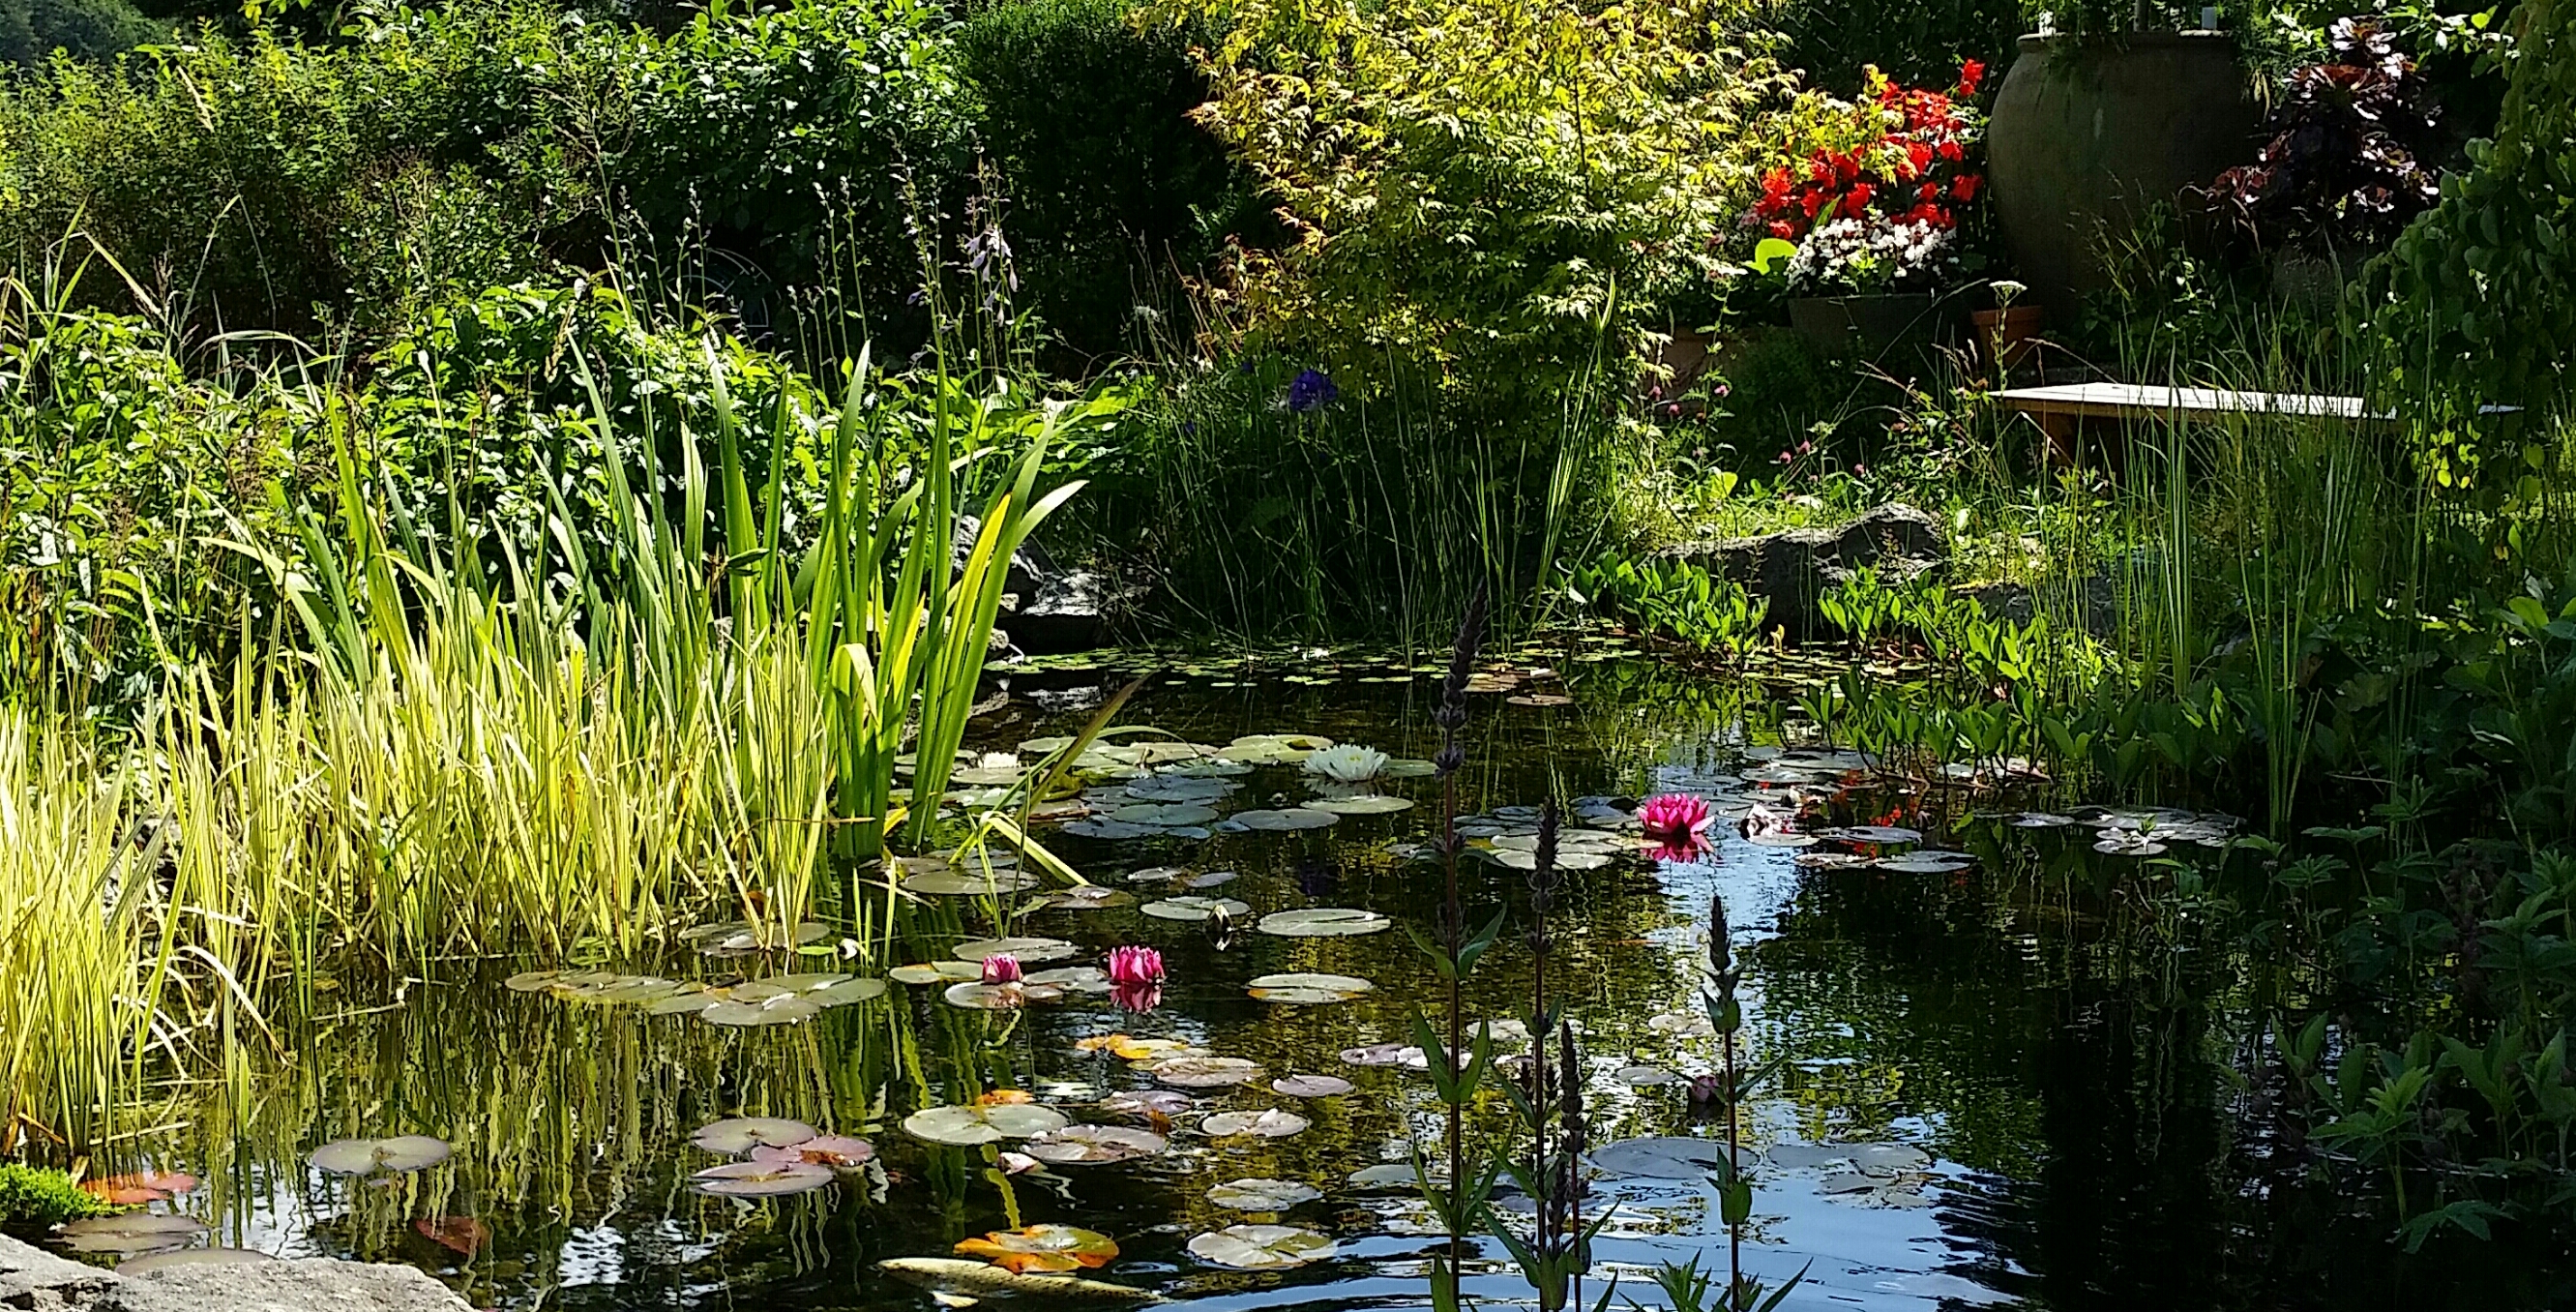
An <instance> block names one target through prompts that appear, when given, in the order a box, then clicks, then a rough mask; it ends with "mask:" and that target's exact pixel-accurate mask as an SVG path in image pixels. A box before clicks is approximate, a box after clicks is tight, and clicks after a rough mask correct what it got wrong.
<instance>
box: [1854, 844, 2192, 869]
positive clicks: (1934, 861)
mask: <svg viewBox="0 0 2576 1312" xmlns="http://www.w3.org/2000/svg"><path fill="white" fill-rule="evenodd" d="M2156 850H2157V851H2163V850H2164V849H2162V848H2158V849H2156ZM1872 864H1874V865H1876V866H1877V867H1878V868H1879V869H1881V870H1885V871H1888V872H1890V873H1893V874H1899V875H1955V874H1957V873H1959V872H1960V871H1962V870H1965V869H1967V868H1968V867H1969V865H1970V864H1971V863H1969V862H1966V861H1951V860H1944V859H1942V858H1939V857H1932V856H1925V855H1923V854H1922V853H1920V852H1918V853H1915V854H1913V855H1911V856H1891V857H1881V858H1880V859H1879V860H1877V861H1876V862H1873V863H1872Z"/></svg>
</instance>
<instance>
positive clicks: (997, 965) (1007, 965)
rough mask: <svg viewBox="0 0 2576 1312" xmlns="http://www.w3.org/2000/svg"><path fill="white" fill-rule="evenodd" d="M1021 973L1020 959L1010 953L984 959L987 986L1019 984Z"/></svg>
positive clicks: (997, 954) (1000, 953) (999, 953)
mask: <svg viewBox="0 0 2576 1312" xmlns="http://www.w3.org/2000/svg"><path fill="white" fill-rule="evenodd" d="M1020 973H1021V972H1020V959H1019V958H1018V957H1015V956H1012V955H1011V954H1010V953H1008V952H998V953H995V954H994V955H992V956H989V957H986V958H984V982H985V983H987V984H1017V983H1019V982H1020Z"/></svg>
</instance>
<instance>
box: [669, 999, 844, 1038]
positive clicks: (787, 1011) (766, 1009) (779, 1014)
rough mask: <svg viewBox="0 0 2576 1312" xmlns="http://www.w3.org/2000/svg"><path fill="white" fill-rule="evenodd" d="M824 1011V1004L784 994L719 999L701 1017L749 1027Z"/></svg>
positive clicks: (792, 1021)
mask: <svg viewBox="0 0 2576 1312" xmlns="http://www.w3.org/2000/svg"><path fill="white" fill-rule="evenodd" d="M822 1014H823V1009H822V1008H821V1007H818V1006H816V1005H815V1004H813V1003H811V1002H808V1001H806V1000H805V999H803V998H800V997H796V996H794V995H791V994H781V995H779V996H777V997H774V998H766V999H763V1000H762V1001H759V1002H734V1001H725V1002H719V1003H716V1004H715V1005H713V1006H710V1007H708V1008H707V1009H706V1010H704V1011H701V1012H699V1013H698V1018H699V1019H700V1020H703V1021H706V1022H707V1023H708V1024H711V1025H724V1026H730V1027H733V1028H737V1029H749V1028H754V1027H757V1026H762V1025H793V1024H796V1023H797V1022H799V1021H808V1020H812V1019H814V1018H815V1017H816V1016H819V1015H822Z"/></svg>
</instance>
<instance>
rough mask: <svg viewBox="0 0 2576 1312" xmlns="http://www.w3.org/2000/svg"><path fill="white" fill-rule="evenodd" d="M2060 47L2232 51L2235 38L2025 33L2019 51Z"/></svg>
mask: <svg viewBox="0 0 2576 1312" xmlns="http://www.w3.org/2000/svg"><path fill="white" fill-rule="evenodd" d="M2060 45H2064V46H2093V47H2098V48H2101V49H2105V50H2111V49H2120V48H2123V47H2134V46H2146V47H2151V48H2152V47H2166V48H2181V47H2190V46H2223V47H2225V48H2226V49H2228V50H2230V51H2233V50H2234V49H2235V48H2236V38H2235V37H2233V36H2230V35H2228V34H2227V33H2225V32H2025V33H2023V34H2022V37H2021V42H2020V49H2021V52H2022V53H2023V54H2026V55H2027V54H2039V53H2041V52H2043V51H2046V50H2049V49H2051V48H2053V47H2056V46H2060Z"/></svg>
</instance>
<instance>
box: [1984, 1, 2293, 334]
mask: <svg viewBox="0 0 2576 1312" xmlns="http://www.w3.org/2000/svg"><path fill="white" fill-rule="evenodd" d="M2261 125H2262V119H2261V115H2260V113H2259V112H2258V111H2257V110H2256V108H2255V105H2254V99H2253V96H2252V94H2251V93H2250V90H2249V88H2248V87H2247V84H2246V78H2245V71H2244V69H2243V67H2242V66H2241V65H2240V64H2239V63H2238V62H2237V58H2236V47H2235V43H2234V42H2233V41H2231V40H2229V39H2228V38H2227V37H2225V36H2223V35H2219V34H2216V33H2204V32H2181V33H2174V32H2131V33H2124V34H2121V35H2117V36H2085V37H2073V36H2025V37H2023V38H2022V39H2021V52H2020V55H2019V57H2018V58H2016V59H2015V60H2014V61H2013V66H2012V71H2011V72H2010V73H2009V74H2007V75H2006V76H2005V78H2004V84H2003V89H2002V90H2000V91H1998V92H1996V93H1995V105H1994V116H1993V118H1992V120H1991V122H1990V124H1989V126H1988V128H1987V134H1986V155H1987V168H1988V174H1989V177H1990V179H1991V180H1992V183H1993V185H1994V203H1995V217H1996V219H1997V220H1998V221H1999V222H2000V223H2001V224H2002V226H2003V236H2004V243H2005V245H2006V247H2007V248H2008V249H2009V251H2010V253H2011V256H2012V260H2013V265H2014V268H2015V271H2016V272H2017V273H2018V274H2019V275H2020V278H2021V281H2023V282H2025V283H2028V284H2029V285H2030V288H2031V291H2032V293H2033V294H2034V295H2035V296H2036V297H2037V298H2038V299H2039V301H2040V303H2041V304H2042V305H2045V306H2046V307H2047V308H2048V315H2049V317H2050V319H2052V320H2054V321H2055V322H2058V323H2065V324H2072V323H2074V322H2076V317H2077V314H2078V311H2079V308H2080V305H2081V302H2082V298H2083V295H2084V293H2086V292H2088V291H2092V290H2094V289H2096V288H2099V287H2101V286H2102V285H2103V283H2104V282H2105V280H2106V278H2105V274H2106V269H2107V262H2106V259H2105V252H2106V251H2108V250H2110V249H2114V248H2115V246H2116V243H2118V242H2119V241H2120V240H2122V239H2123V238H2125V237H2127V236H2128V235H2129V233H2130V231H2131V230H2132V228H2133V227H2134V225H2135V223H2136V220H2137V218H2138V216H2139V215H2141V214H2142V213H2144V212H2145V211H2146V210H2148V209H2149V208H2151V207H2153V206H2155V205H2158V204H2172V203H2175V202H2176V201H2177V199H2178V198H2180V197H2182V195H2183V193H2184V191H2185V189H2186V188H2192V187H2201V186H2206V185H2208V183H2209V182H2210V180H2211V179H2213V178H2216V177H2217V176H2218V175H2219V174H2220V173H2221V172H2223V171H2225V170H2226V169H2228V168H2230V167H2232V166H2234V165H2237V164H2243V163H2248V162H2250V161H2251V160H2252V159H2253V158H2254V152H2255V149H2256V147H2257V145H2258V142H2257V140H2256V137H2255V133H2256V131H2257V129H2259V128H2260V127H2261ZM2184 203H2186V204H2187V203H2188V201H2185V202H2184Z"/></svg>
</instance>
